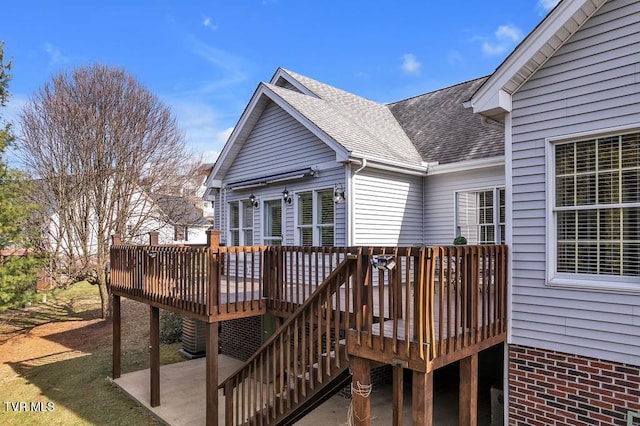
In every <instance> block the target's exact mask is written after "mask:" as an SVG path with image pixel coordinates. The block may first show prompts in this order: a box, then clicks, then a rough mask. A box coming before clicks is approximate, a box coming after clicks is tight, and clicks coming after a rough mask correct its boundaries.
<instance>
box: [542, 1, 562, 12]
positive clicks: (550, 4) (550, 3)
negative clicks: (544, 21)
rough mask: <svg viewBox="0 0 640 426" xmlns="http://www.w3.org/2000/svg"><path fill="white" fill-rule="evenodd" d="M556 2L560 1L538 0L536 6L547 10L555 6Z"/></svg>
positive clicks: (544, 10)
mask: <svg viewBox="0 0 640 426" xmlns="http://www.w3.org/2000/svg"><path fill="white" fill-rule="evenodd" d="M558 3H560V0H538V5H537V7H538V9H540V10H542V11H543V12H548V11H550V10H551V9H553V8H554V7H556V5H557V4H558Z"/></svg>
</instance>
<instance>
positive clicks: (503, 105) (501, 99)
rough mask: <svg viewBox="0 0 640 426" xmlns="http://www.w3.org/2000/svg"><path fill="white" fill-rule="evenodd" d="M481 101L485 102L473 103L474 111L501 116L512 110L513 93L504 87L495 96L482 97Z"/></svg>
mask: <svg viewBox="0 0 640 426" xmlns="http://www.w3.org/2000/svg"><path fill="white" fill-rule="evenodd" d="M481 101H482V102H484V103H472V106H473V112H474V113H476V114H483V113H484V114H487V115H490V116H499V115H504V114H506V113H508V112H511V106H512V103H511V95H510V94H508V93H507V92H505V91H504V90H502V89H500V90H498V91H497V92H496V93H494V94H493V96H490V97H489V96H486V97H484V98H482V99H481Z"/></svg>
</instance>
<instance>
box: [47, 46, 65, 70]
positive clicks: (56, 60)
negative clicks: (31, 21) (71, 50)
mask: <svg viewBox="0 0 640 426" xmlns="http://www.w3.org/2000/svg"><path fill="white" fill-rule="evenodd" d="M44 51H45V52H47V53H48V54H49V65H57V64H62V63H65V62H67V58H66V57H64V56H63V55H62V52H61V51H60V49H58V48H57V47H56V46H54V45H53V44H51V43H45V45H44Z"/></svg>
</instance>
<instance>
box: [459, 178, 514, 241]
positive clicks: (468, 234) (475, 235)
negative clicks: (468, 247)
mask: <svg viewBox="0 0 640 426" xmlns="http://www.w3.org/2000/svg"><path fill="white" fill-rule="evenodd" d="M504 200H505V196H504V188H494V189H489V190H485V191H466V192H458V193H457V194H456V213H457V214H456V232H457V235H459V236H463V237H465V238H466V239H467V244H504V241H505V240H504V238H505V233H504V232H505V227H504V226H505V207H504Z"/></svg>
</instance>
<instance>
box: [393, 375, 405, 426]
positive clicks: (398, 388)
mask: <svg viewBox="0 0 640 426" xmlns="http://www.w3.org/2000/svg"><path fill="white" fill-rule="evenodd" d="M403 375H404V369H403V368H402V366H397V365H394V366H393V402H392V403H393V426H402V406H403V402H404V401H403V396H404V395H403V393H404V389H403V387H404V386H403V385H404V384H403V379H404V378H403Z"/></svg>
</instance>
